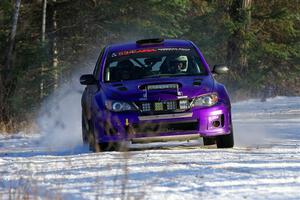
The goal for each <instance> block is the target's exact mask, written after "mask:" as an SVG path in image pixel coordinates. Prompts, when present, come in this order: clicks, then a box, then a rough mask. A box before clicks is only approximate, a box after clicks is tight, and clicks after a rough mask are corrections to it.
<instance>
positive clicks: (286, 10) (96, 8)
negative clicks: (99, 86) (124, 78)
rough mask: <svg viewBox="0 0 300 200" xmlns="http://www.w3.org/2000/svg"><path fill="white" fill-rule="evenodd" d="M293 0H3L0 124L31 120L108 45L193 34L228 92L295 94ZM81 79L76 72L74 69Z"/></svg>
mask: <svg viewBox="0 0 300 200" xmlns="http://www.w3.org/2000/svg"><path fill="white" fill-rule="evenodd" d="M299 28H300V1H298V0H264V1H261V0H1V1H0V70H1V71H0V75H1V76H0V124H1V127H2V129H3V127H5V130H8V131H9V130H13V129H16V128H19V127H18V126H19V125H20V124H22V123H25V124H26V123H30V122H31V120H32V119H34V116H35V115H36V113H37V112H38V110H39V107H40V105H41V102H43V101H44V100H45V99H46V98H47V97H48V96H49V95H51V94H52V93H53V92H55V91H56V90H57V89H58V88H59V87H60V86H61V85H62V84H66V83H68V81H69V80H70V78H71V77H72V74H73V72H74V71H76V70H78V69H81V68H84V67H89V68H90V70H92V68H93V66H94V65H95V63H96V59H97V56H98V54H99V53H100V51H101V49H102V48H103V47H104V46H105V45H108V44H112V43H117V42H125V41H135V40H137V39H142V38H157V37H162V38H179V39H188V40H191V41H193V42H194V43H195V44H196V45H197V46H198V47H199V48H200V49H201V51H202V53H203V54H204V56H205V58H206V60H207V61H208V63H209V64H210V66H211V67H212V66H213V65H215V64H226V65H228V66H229V67H230V73H229V74H228V75H227V76H222V77H218V80H219V81H220V82H222V83H224V84H225V85H226V86H227V88H228V90H229V93H230V94H231V98H232V99H233V100H234V101H237V100H242V99H247V98H260V99H262V100H264V99H265V98H267V97H272V96H295V95H300V76H299V75H300V29H299ZM78 79H79V77H78Z"/></svg>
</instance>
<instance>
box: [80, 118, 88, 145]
mask: <svg viewBox="0 0 300 200" xmlns="http://www.w3.org/2000/svg"><path fill="white" fill-rule="evenodd" d="M87 124H88V123H87V121H86V119H85V117H84V115H83V113H82V115H81V129H82V142H83V144H84V145H86V144H88V143H89V141H88V134H89V130H88V129H89V128H88V125H87Z"/></svg>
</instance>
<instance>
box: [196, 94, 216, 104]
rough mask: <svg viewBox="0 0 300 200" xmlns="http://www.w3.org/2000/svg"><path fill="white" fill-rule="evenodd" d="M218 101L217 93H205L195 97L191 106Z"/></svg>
mask: <svg viewBox="0 0 300 200" xmlns="http://www.w3.org/2000/svg"><path fill="white" fill-rule="evenodd" d="M217 102H218V95H217V94H206V95H202V96H199V97H196V98H195V99H194V101H193V103H192V106H212V105H215V104H216V103H217Z"/></svg>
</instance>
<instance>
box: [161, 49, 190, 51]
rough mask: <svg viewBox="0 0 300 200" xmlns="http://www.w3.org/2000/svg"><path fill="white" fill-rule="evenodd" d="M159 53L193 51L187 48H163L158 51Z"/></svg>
mask: <svg viewBox="0 0 300 200" xmlns="http://www.w3.org/2000/svg"><path fill="white" fill-rule="evenodd" d="M157 50H158V51H190V50H191V49H187V48H161V49H157Z"/></svg>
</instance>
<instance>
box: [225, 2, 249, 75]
mask: <svg viewBox="0 0 300 200" xmlns="http://www.w3.org/2000/svg"><path fill="white" fill-rule="evenodd" d="M251 4H252V0H233V1H232V4H231V7H230V11H229V15H230V18H231V20H232V21H233V22H234V23H236V24H243V25H242V26H240V28H239V29H237V30H235V31H234V32H233V34H232V36H231V37H230V39H229V41H228V44H227V64H228V65H230V66H232V67H233V68H234V71H235V72H237V73H243V72H245V71H246V70H247V68H248V59H247V58H248V57H247V49H248V47H249V42H248V41H246V40H245V34H246V32H247V31H248V30H249V27H250V22H251V10H250V9H251Z"/></svg>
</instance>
